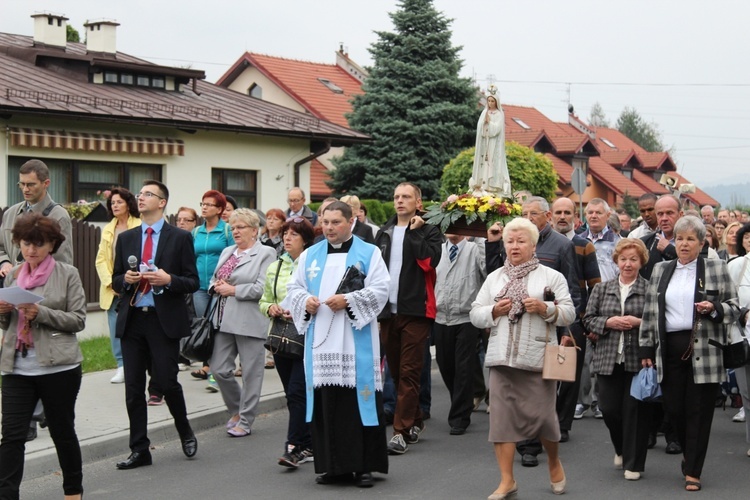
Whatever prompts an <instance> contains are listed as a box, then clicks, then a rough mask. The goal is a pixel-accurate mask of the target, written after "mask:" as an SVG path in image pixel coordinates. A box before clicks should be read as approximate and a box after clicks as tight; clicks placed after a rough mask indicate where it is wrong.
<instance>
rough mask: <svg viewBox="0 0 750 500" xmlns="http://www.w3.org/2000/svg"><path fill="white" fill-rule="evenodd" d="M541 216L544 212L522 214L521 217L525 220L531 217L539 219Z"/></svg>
mask: <svg viewBox="0 0 750 500" xmlns="http://www.w3.org/2000/svg"><path fill="white" fill-rule="evenodd" d="M540 215H544V212H521V217H523V218H524V219H526V218H530V217H531V218H533V217H539V216H540Z"/></svg>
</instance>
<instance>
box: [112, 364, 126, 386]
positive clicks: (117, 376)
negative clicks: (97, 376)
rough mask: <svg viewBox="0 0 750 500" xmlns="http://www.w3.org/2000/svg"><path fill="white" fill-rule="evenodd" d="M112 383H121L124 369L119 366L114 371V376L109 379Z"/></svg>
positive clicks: (123, 377) (123, 380)
mask: <svg viewBox="0 0 750 500" xmlns="http://www.w3.org/2000/svg"><path fill="white" fill-rule="evenodd" d="M109 381H110V382H111V383H113V384H122V383H124V382H125V369H124V368H123V367H122V366H121V367H119V368H118V369H117V371H116V372H115V376H114V377H112V378H111V379H109Z"/></svg>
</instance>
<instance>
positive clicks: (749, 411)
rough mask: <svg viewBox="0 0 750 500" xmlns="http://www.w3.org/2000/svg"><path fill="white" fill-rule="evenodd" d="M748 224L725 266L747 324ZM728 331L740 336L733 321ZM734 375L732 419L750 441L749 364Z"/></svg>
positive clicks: (749, 297)
mask: <svg viewBox="0 0 750 500" xmlns="http://www.w3.org/2000/svg"><path fill="white" fill-rule="evenodd" d="M749 252H750V224H745V225H744V226H742V228H741V229H740V230H739V231H737V255H738V257H737V258H736V259H734V260H732V261H731V262H730V263H729V264H727V267H728V268H729V275H730V276H731V277H732V281H733V282H734V284H735V286H737V296H738V298H739V301H740V308H741V311H740V324H741V325H747V323H748V320H750V253H749ZM748 330H750V328H748V326H746V327H745V331H744V333H745V336H746V338H745V339H744V340H745V342H747V341H748V340H747V332H748ZM729 333H730V335H731V337H732V339H731V341H732V342H738V341H739V340H740V338H739V337H741V332H740V330H739V328H738V326H737V324H736V323H735V324H734V325H733V326H732V327H731V328H730V329H729ZM734 375H735V377H737V385H738V386H739V388H740V394H741V395H742V409H741V410H740V413H738V414H737V415H735V417H734V420H735V421H737V422H742V420H743V418H744V421H745V439H746V440H747V442H748V443H750V365H745V366H744V367H742V368H736V369H735V370H734ZM747 456H748V457H750V450H747Z"/></svg>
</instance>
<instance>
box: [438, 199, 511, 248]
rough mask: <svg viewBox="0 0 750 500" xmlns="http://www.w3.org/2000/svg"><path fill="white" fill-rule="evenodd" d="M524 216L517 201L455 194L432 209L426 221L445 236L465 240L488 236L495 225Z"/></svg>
mask: <svg viewBox="0 0 750 500" xmlns="http://www.w3.org/2000/svg"><path fill="white" fill-rule="evenodd" d="M520 216H521V205H519V204H518V203H515V202H514V201H513V200H509V199H504V198H500V197H496V196H492V195H486V196H474V195H473V194H471V193H465V194H462V195H455V194H452V195H450V196H449V197H448V199H447V200H445V201H444V202H443V203H441V204H439V205H438V204H435V205H432V206H431V207H430V208H429V209H428V210H427V212H426V213H425V215H424V217H425V220H426V221H427V223H428V224H433V225H435V226H438V227H439V228H440V231H442V232H443V233H451V234H462V235H465V236H480V237H486V236H487V228H488V227H490V226H491V225H492V224H494V223H495V222H502V223H503V224H505V223H506V222H508V221H510V220H512V219H515V218H516V217H520Z"/></svg>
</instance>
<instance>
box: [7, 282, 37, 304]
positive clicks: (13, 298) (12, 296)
mask: <svg viewBox="0 0 750 500" xmlns="http://www.w3.org/2000/svg"><path fill="white" fill-rule="evenodd" d="M0 300H4V301H5V302H7V303H9V304H13V305H14V306H17V305H19V304H36V303H37V302H41V301H42V300H44V297H42V296H41V295H37V294H35V293H31V292H29V291H27V290H24V289H23V288H20V287H17V286H12V287H10V288H0Z"/></svg>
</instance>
